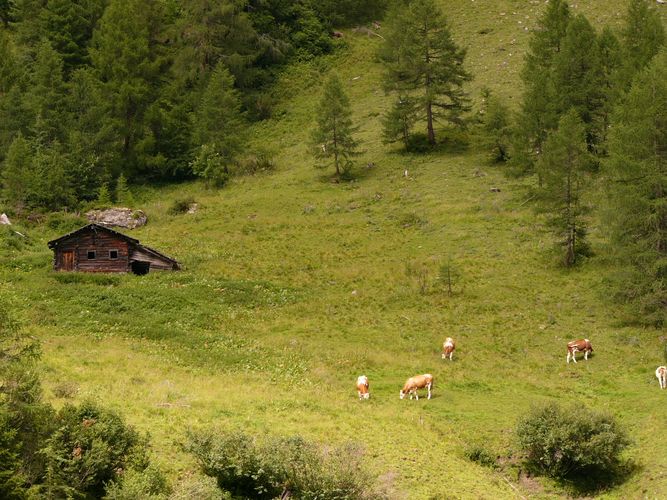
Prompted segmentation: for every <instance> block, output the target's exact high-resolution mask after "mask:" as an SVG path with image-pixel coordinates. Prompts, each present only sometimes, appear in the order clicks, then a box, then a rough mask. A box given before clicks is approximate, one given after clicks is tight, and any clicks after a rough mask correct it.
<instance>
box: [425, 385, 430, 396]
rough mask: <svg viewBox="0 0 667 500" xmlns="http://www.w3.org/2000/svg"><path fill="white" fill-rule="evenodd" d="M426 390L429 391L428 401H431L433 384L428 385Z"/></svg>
mask: <svg viewBox="0 0 667 500" xmlns="http://www.w3.org/2000/svg"><path fill="white" fill-rule="evenodd" d="M426 389H428V397H427V399H431V384H428V385H427V386H426Z"/></svg>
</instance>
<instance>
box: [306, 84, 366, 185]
mask: <svg viewBox="0 0 667 500" xmlns="http://www.w3.org/2000/svg"><path fill="white" fill-rule="evenodd" d="M354 131H355V128H354V127H353V126H352V110H351V109H350V101H349V99H348V97H347V95H346V94H345V91H344V90H343V85H342V84H341V81H340V79H339V78H338V77H337V76H336V75H332V76H331V77H330V78H329V80H328V81H327V83H326V84H325V86H324V94H323V95H322V99H321V100H320V104H319V107H318V110H317V129H316V130H315V131H314V132H313V142H314V144H315V156H316V158H323V159H331V158H333V165H334V168H335V169H336V177H338V178H340V177H341V175H348V174H349V172H350V169H351V168H352V165H353V163H352V158H353V157H354V156H355V155H357V154H358V153H357V151H356V147H357V142H356V141H355V140H354V138H353V137H352V134H353V133H354Z"/></svg>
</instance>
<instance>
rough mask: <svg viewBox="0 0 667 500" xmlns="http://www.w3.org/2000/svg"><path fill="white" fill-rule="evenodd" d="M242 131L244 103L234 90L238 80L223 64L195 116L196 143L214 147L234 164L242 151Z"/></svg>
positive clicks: (217, 67) (220, 65) (213, 75)
mask: <svg viewBox="0 0 667 500" xmlns="http://www.w3.org/2000/svg"><path fill="white" fill-rule="evenodd" d="M242 127H243V115H242V113H241V101H240V99H239V93H238V92H237V90H236V89H235V88H234V77H233V76H232V75H231V73H230V72H229V70H228V69H227V67H226V66H225V65H224V64H223V63H219V64H218V65H217V66H216V67H215V69H214V70H213V72H212V73H211V77H210V78H209V81H208V84H207V85H206V89H205V90H204V93H203V95H202V97H201V102H200V104H199V108H198V109H197V112H196V114H195V124H194V140H195V143H196V144H198V145H203V144H210V145H211V146H212V147H213V149H214V150H215V152H216V153H218V154H219V155H220V156H221V157H222V158H223V159H224V160H225V162H226V163H227V164H231V163H232V162H233V161H234V160H235V158H236V156H237V155H238V153H239V152H240V151H241V148H242V140H241V133H242Z"/></svg>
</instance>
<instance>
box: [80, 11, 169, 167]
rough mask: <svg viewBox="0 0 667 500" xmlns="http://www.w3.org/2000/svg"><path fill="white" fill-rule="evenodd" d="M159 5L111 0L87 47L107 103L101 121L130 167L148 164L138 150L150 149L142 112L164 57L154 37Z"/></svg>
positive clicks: (150, 98)
mask: <svg viewBox="0 0 667 500" xmlns="http://www.w3.org/2000/svg"><path fill="white" fill-rule="evenodd" d="M160 9H161V7H160V4H159V2H157V1H156V0H148V1H147V0H111V2H110V3H109V5H108V7H107V8H106V10H105V11H104V15H103V16H102V18H101V19H100V22H99V24H98V27H97V28H96V30H95V33H94V35H93V42H92V46H91V49H90V56H91V59H92V62H93V66H94V68H95V71H96V73H97V76H98V78H99V79H100V81H101V82H102V86H101V90H102V98H103V102H104V103H105V105H106V110H105V117H104V120H103V121H102V122H101V124H104V125H106V124H110V125H111V126H112V127H113V130H114V133H115V135H116V138H117V142H118V143H119V144H120V150H119V151H118V155H119V159H120V161H122V163H123V168H124V169H125V170H126V171H129V172H133V173H136V172H137V171H141V170H143V169H144V168H145V167H146V165H145V164H144V162H143V160H144V158H143V157H142V155H150V154H151V153H152V151H151V150H150V146H151V145H150V142H148V143H147V142H145V139H146V131H147V130H146V126H145V125H146V124H145V116H146V111H147V109H148V107H149V106H150V104H151V103H152V102H154V100H155V98H156V92H157V88H158V76H159V73H160V67H161V65H162V64H163V63H164V61H163V59H162V57H161V54H160V49H161V45H160V43H158V41H157V37H158V36H159V33H160V31H161V29H162V25H161V22H162V14H161V10H160ZM116 169H117V170H120V166H119V165H117V166H116Z"/></svg>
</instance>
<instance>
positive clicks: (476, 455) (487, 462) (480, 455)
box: [464, 445, 496, 468]
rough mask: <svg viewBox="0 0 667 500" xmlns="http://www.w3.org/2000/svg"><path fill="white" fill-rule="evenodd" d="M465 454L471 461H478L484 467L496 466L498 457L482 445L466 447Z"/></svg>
mask: <svg viewBox="0 0 667 500" xmlns="http://www.w3.org/2000/svg"><path fill="white" fill-rule="evenodd" d="M464 454H465V457H466V458H467V459H468V460H470V461H471V462H476V463H478V464H479V465H482V466H484V467H491V468H495V467H496V457H494V456H493V454H492V453H491V452H489V451H488V450H487V449H486V448H484V447H483V446H481V445H472V446H470V447H468V448H466V450H465V452H464Z"/></svg>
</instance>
